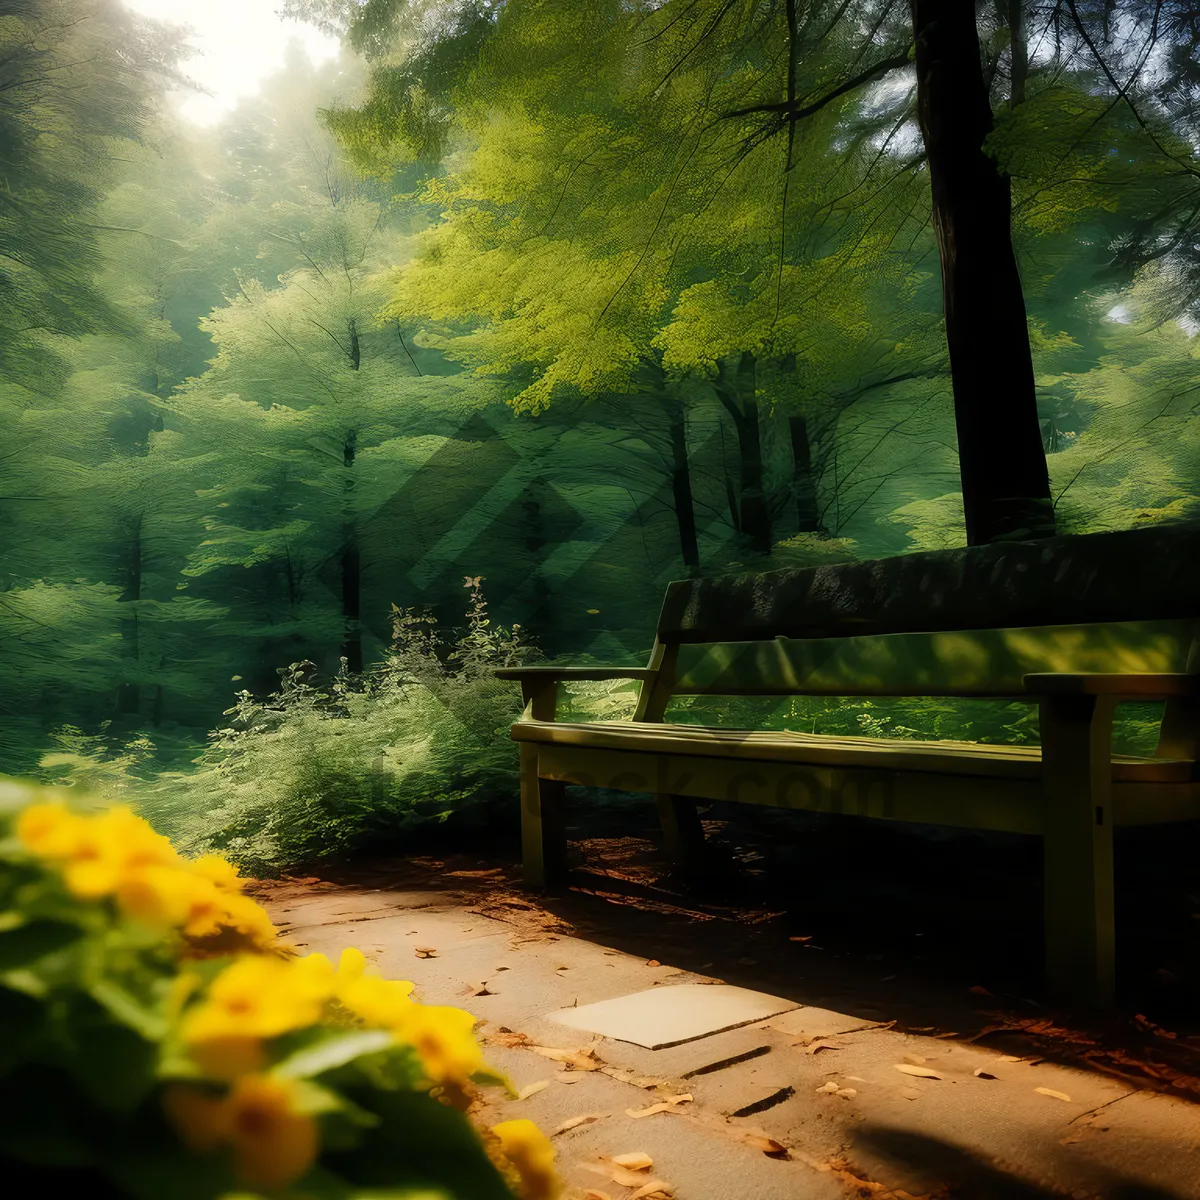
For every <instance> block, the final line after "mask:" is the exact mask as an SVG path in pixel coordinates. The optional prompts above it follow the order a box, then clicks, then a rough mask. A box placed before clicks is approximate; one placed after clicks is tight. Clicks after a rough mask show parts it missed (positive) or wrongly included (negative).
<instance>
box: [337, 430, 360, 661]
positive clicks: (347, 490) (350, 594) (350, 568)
mask: <svg viewBox="0 0 1200 1200" xmlns="http://www.w3.org/2000/svg"><path fill="white" fill-rule="evenodd" d="M357 453H358V433H357V431H355V430H353V429H350V430H348V431H347V433H346V438H345V441H344V442H343V443H342V464H343V465H344V466H345V468H346V477H345V480H344V482H343V484H342V488H343V510H342V550H341V556H340V559H341V561H340V563H339V566H340V568H341V575H342V629H343V630H344V633H343V639H344V640H343V642H342V657H343V658H344V659H345V660H346V669H347V670H348V671H352V672H354V673H355V674H357V673H358V672H360V671H361V670H362V669H363V648H362V563H361V560H360V554H359V547H358V526H357V522H356V521H355V519H354V459H355V456H356V455H357Z"/></svg>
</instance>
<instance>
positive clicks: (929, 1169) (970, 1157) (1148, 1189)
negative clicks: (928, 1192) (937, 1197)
mask: <svg viewBox="0 0 1200 1200" xmlns="http://www.w3.org/2000/svg"><path fill="white" fill-rule="evenodd" d="M854 1146H855V1149H856V1150H857V1151H859V1152H862V1151H866V1152H867V1153H868V1154H870V1155H871V1156H872V1157H875V1158H878V1159H883V1160H885V1161H887V1162H888V1163H889V1164H891V1165H892V1166H893V1167H898V1168H900V1169H902V1170H904V1171H906V1172H908V1173H910V1174H911V1175H913V1176H914V1177H915V1178H917V1179H919V1180H921V1183H920V1185H919V1186H921V1187H922V1188H926V1187H928V1188H932V1189H933V1190H935V1191H938V1192H940V1193H941V1194H942V1195H944V1196H947V1197H953V1200H1063V1197H1064V1195H1066V1193H1064V1192H1060V1191H1057V1190H1054V1189H1050V1188H1046V1187H1044V1186H1042V1185H1040V1184H1037V1183H1033V1182H1031V1181H1029V1180H1026V1179H1022V1178H1020V1177H1019V1176H1017V1175H1015V1174H1012V1173H1010V1172H1006V1171H1003V1170H1001V1169H1000V1168H998V1167H997V1166H995V1165H994V1164H992V1163H990V1162H988V1161H986V1160H985V1159H984V1158H982V1157H981V1156H980V1155H978V1154H975V1153H972V1152H971V1151H969V1150H965V1149H963V1147H961V1146H957V1145H955V1144H954V1143H953V1142H948V1141H944V1140H942V1139H941V1138H935V1137H930V1136H929V1135H927V1134H921V1133H914V1132H912V1131H911V1130H907V1129H897V1128H894V1127H892V1126H887V1125H874V1124H868V1125H865V1126H863V1127H861V1128H860V1129H859V1130H858V1132H857V1133H856V1135H855V1139H854ZM1176 1149H1177V1150H1178V1151H1179V1152H1180V1153H1188V1151H1187V1150H1186V1149H1185V1148H1184V1147H1177V1148H1176ZM1087 1172H1088V1175H1089V1177H1090V1179H1089V1184H1088V1188H1087V1191H1088V1194H1089V1195H1094V1196H1098V1197H1103V1200H1190V1197H1187V1196H1185V1195H1184V1194H1183V1193H1181V1192H1175V1191H1171V1190H1167V1189H1165V1188H1162V1187H1160V1186H1158V1185H1157V1184H1148V1183H1145V1182H1144V1181H1142V1180H1139V1179H1135V1178H1133V1177H1132V1176H1130V1175H1127V1174H1124V1173H1122V1172H1119V1171H1114V1170H1112V1169H1111V1168H1107V1167H1103V1166H1099V1165H1092V1164H1089V1166H1088V1168H1087Z"/></svg>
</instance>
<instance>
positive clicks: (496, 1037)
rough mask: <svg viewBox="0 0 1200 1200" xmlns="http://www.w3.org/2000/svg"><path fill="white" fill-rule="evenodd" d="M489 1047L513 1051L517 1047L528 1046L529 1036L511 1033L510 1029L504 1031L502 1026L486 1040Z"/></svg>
mask: <svg viewBox="0 0 1200 1200" xmlns="http://www.w3.org/2000/svg"><path fill="white" fill-rule="evenodd" d="M486 1041H487V1042H488V1044H489V1045H493V1046H503V1047H504V1048H505V1049H506V1050H515V1049H516V1048H517V1047H518V1046H528V1045H529V1035H528V1034H525V1033H513V1031H512V1030H511V1029H506V1028H505V1027H504V1026H503V1025H502V1026H501V1027H500V1028H499V1029H497V1030H496V1032H495V1033H493V1034H491V1035H490V1036H489V1037H487V1038H486Z"/></svg>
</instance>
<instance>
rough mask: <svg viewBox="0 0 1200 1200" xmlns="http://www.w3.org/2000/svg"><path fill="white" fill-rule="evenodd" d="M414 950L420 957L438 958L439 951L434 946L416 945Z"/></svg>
mask: <svg viewBox="0 0 1200 1200" xmlns="http://www.w3.org/2000/svg"><path fill="white" fill-rule="evenodd" d="M413 952H414V953H415V954H416V956H417V957H418V958H437V956H438V952H437V951H436V950H435V949H434V948H433V947H432V946H414V947H413Z"/></svg>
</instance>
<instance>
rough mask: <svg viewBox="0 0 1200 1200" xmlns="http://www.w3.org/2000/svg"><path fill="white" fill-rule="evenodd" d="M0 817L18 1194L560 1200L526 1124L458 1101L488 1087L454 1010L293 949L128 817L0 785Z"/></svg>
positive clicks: (7, 1101) (7, 1078)
mask: <svg viewBox="0 0 1200 1200" xmlns="http://www.w3.org/2000/svg"><path fill="white" fill-rule="evenodd" d="M0 826H2V828H0V836H3V844H2V847H0V895H2V898H3V912H2V914H0V1021H2V1022H3V1027H4V1030H5V1034H6V1036H5V1039H4V1043H3V1047H2V1048H0V1170H2V1171H3V1172H4V1178H5V1180H6V1182H7V1183H8V1185H9V1186H10V1188H12V1190H13V1192H14V1194H27V1192H28V1191H30V1190H34V1191H36V1192H37V1193H38V1194H55V1195H57V1194H63V1195H67V1194H71V1192H72V1191H73V1190H80V1189H81V1188H86V1191H87V1194H88V1195H92V1196H100V1197H112V1198H114V1200H115V1198H122V1200H124V1198H129V1200H141V1198H143V1197H144V1198H145V1200H160V1198H161V1197H163V1196H171V1197H172V1198H173V1200H216V1198H217V1197H225V1198H226V1200H232V1197H233V1196H234V1195H235V1194H236V1195H237V1196H238V1197H239V1200H246V1198H247V1197H248V1196H250V1195H251V1194H253V1195H257V1196H268V1197H278V1198H280V1200H282V1198H285V1197H286V1198H289V1200H301V1198H303V1200H352V1198H354V1200H366V1198H367V1197H369V1196H376V1197H379V1198H380V1200H382V1198H383V1197H385V1196H390V1197H399V1196H411V1197H416V1196H417V1195H420V1196H421V1197H423V1198H424V1197H428V1200H435V1198H437V1200H513V1197H514V1196H520V1197H523V1198H524V1200H546V1198H549V1197H552V1196H554V1195H556V1194H557V1183H556V1181H555V1178H554V1171H553V1161H552V1154H551V1151H550V1148H549V1144H548V1142H547V1141H546V1139H545V1138H544V1137H542V1135H541V1134H540V1133H539V1132H538V1131H537V1130H536V1128H535V1127H534V1126H532V1125H531V1124H530V1123H529V1122H522V1121H518V1122H505V1123H504V1124H503V1125H500V1126H497V1127H496V1129H495V1130H494V1131H486V1132H480V1131H477V1130H476V1129H475V1128H474V1127H473V1126H472V1125H471V1123H470V1121H469V1120H468V1119H467V1117H466V1116H465V1115H464V1113H463V1111H462V1109H464V1108H465V1107H466V1105H467V1103H468V1101H469V1099H470V1097H471V1095H472V1088H473V1085H475V1084H478V1083H495V1082H502V1080H500V1079H499V1077H498V1076H496V1075H494V1074H492V1073H491V1072H489V1071H488V1069H487V1068H486V1067H485V1065H484V1063H483V1060H482V1058H481V1055H480V1049H479V1046H478V1043H477V1042H476V1039H475V1035H474V1032H473V1026H474V1020H473V1018H472V1017H471V1016H470V1015H469V1014H468V1013H465V1012H462V1011H461V1010H459V1009H456V1008H442V1007H436V1006H428V1005H423V1004H419V1003H417V1002H415V1001H414V1000H413V999H412V998H411V996H410V994H409V993H410V992H411V989H412V985H411V984H407V983H398V982H392V981H389V980H385V979H383V978H381V977H380V976H379V975H378V974H377V973H375V972H374V971H373V970H372V969H371V968H370V967H369V966H368V965H367V963H366V960H365V959H364V958H363V956H362V954H360V953H359V952H358V951H357V950H347V951H345V952H344V953H343V955H342V957H341V961H340V962H339V964H338V965H337V967H334V965H333V964H332V963H331V962H329V960H328V959H326V958H324V957H323V956H322V955H320V954H309V955H306V956H304V957H296V956H294V955H292V956H289V955H288V954H286V953H285V952H284V951H283V950H282V948H281V947H279V946H278V945H277V944H276V939H275V931H274V929H273V928H272V926H271V923H270V919H269V918H268V916H267V914H266V912H265V911H264V910H263V909H262V908H260V907H259V906H258V905H257V904H256V903H254V901H253V900H251V899H250V898H249V897H247V896H246V895H245V894H244V893H243V891H242V880H241V879H240V878H239V877H238V875H237V872H236V870H235V869H234V868H233V867H232V866H231V865H230V864H229V863H227V862H225V861H224V860H222V859H219V858H215V857H206V858H201V859H197V860H187V859H184V858H181V857H180V856H179V854H178V853H177V852H176V851H175V849H174V848H173V847H172V846H171V844H170V842H169V841H168V840H167V839H166V838H164V837H162V836H161V835H159V834H157V833H155V832H154V831H153V830H152V829H151V828H150V827H149V826H148V825H147V824H146V823H145V822H144V821H142V820H141V819H140V818H138V817H136V816H134V815H133V814H132V813H131V812H130V811H129V810H128V809H127V808H123V807H119V808H110V809H107V810H100V811H97V812H93V813H84V812H81V811H78V810H73V809H71V808H69V807H68V806H67V805H66V804H65V803H64V802H63V799H62V794H61V793H59V794H55V793H51V792H49V791H47V790H44V789H43V790H38V789H35V788H32V787H25V786H21V785H16V784H13V783H8V782H3V783H0ZM22 1185H24V1186H22ZM247 1189H249V1190H247Z"/></svg>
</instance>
